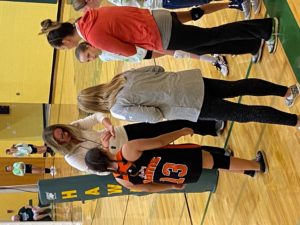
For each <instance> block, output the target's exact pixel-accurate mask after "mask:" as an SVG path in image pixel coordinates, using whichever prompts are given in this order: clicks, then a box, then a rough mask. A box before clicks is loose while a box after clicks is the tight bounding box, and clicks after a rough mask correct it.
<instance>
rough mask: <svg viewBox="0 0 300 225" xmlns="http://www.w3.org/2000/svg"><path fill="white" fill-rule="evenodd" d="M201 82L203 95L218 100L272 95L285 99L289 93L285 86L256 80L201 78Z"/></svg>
mask: <svg viewBox="0 0 300 225" xmlns="http://www.w3.org/2000/svg"><path fill="white" fill-rule="evenodd" d="M203 81H204V86H205V94H207V95H210V96H214V97H220V98H233V97H238V96H243V95H252V96H266V95H274V96H280V97H285V96H288V95H289V93H290V90H289V88H288V87H287V86H283V85H279V84H275V83H272V82H269V81H266V80H262V79H257V78H250V79H241V80H236V81H226V80H218V79H210V78H203Z"/></svg>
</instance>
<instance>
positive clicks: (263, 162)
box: [256, 151, 268, 173]
mask: <svg viewBox="0 0 300 225" xmlns="http://www.w3.org/2000/svg"><path fill="white" fill-rule="evenodd" d="M256 162H258V163H259V165H260V172H261V173H266V172H267V171H268V162H267V157H266V154H265V153H264V152H263V151H258V152H257V153H256Z"/></svg>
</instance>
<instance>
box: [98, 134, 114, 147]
mask: <svg viewBox="0 0 300 225" xmlns="http://www.w3.org/2000/svg"><path fill="white" fill-rule="evenodd" d="M111 137H112V135H111V133H110V131H108V130H107V131H104V132H103V133H102V134H101V136H100V139H101V143H102V147H103V148H107V149H108V148H109V139H110V138H111Z"/></svg>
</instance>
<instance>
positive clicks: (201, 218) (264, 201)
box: [49, 0, 300, 225]
mask: <svg viewBox="0 0 300 225" xmlns="http://www.w3.org/2000/svg"><path fill="white" fill-rule="evenodd" d="M269 2H270V1H269ZM289 2H294V6H293V7H294V8H295V6H297V5H298V3H297V1H296V0H295V1H289ZM271 3H272V1H271ZM273 3H274V4H276V2H275V1H273ZM298 6H299V5H298ZM276 7H277V8H278V9H279V7H281V6H280V5H278V6H276ZM265 14H266V9H265V7H264V6H263V7H262V10H261V12H260V14H259V15H257V18H262V17H264V15H265ZM63 15H64V18H63V20H64V21H65V20H68V19H69V18H77V17H78V16H79V14H76V13H74V11H73V10H72V9H71V8H70V7H69V6H67V5H66V6H65V7H64V14H63ZM241 19H242V14H241V13H239V12H237V11H236V10H223V11H222V12H218V13H214V14H212V15H209V16H205V17H204V18H203V19H201V20H200V22H197V23H196V24H198V25H201V26H215V25H219V24H223V23H227V22H231V21H236V20H241ZM295 32H300V31H299V27H298V30H297V29H296V30H295ZM299 41H300V40H299ZM298 43H299V42H297V43H295V46H297V45H299V44H298ZM297 47H298V46H297ZM58 57H59V60H58V66H57V77H56V82H55V90H54V104H53V105H52V107H51V116H50V121H49V123H50V124H53V123H69V122H71V121H73V120H76V119H78V118H79V117H82V116H84V113H79V112H78V110H77V107H76V94H77V92H78V91H79V90H81V89H83V88H85V87H88V86H91V85H95V84H98V83H101V82H106V81H108V80H110V79H111V78H112V76H113V75H114V74H115V73H118V72H121V71H124V70H127V69H130V68H133V67H141V66H144V65H153V64H155V63H156V64H157V65H161V66H163V67H165V69H166V70H184V69H191V68H201V70H202V72H203V74H204V75H205V76H206V77H213V78H218V79H227V80H237V79H242V78H246V77H249V78H254V77H255V78H262V79H266V80H269V81H273V82H276V83H279V84H283V85H292V84H294V83H295V82H296V76H295V74H294V72H293V70H292V68H291V65H290V63H289V61H288V60H287V56H286V54H285V51H284V50H283V47H282V45H281V43H279V45H278V49H277V51H276V53H275V54H273V55H270V54H268V52H267V49H266V48H265V49H264V52H263V58H262V61H261V63H259V64H254V65H252V64H251V63H250V56H249V55H244V56H235V57H233V56H227V59H228V63H229V65H230V74H229V76H228V78H224V77H222V75H220V74H219V73H218V72H217V71H215V69H214V68H213V66H211V65H210V64H209V63H205V62H201V61H197V60H175V59H173V58H171V57H163V58H160V59H157V60H155V61H154V60H149V61H145V62H143V63H140V64H129V63H120V62H119V63H117V62H110V63H101V62H100V61H98V62H91V63H87V64H80V63H78V62H77V61H76V59H75V56H74V52H73V51H60V52H59V56H58ZM298 76H299V74H298ZM235 101H237V99H235ZM241 101H242V102H243V103H249V104H263V105H269V106H273V107H275V108H278V109H281V110H284V111H286V112H292V113H297V114H299V113H300V100H298V102H297V103H296V105H295V106H294V107H293V108H291V109H288V108H287V107H285V106H284V104H283V99H281V98H278V97H277V98H276V97H260V98H254V97H243V98H242V99H241ZM113 121H114V122H115V124H116V125H117V124H124V122H120V121H117V120H113ZM179 142H194V143H198V144H205V145H215V146H221V147H223V146H230V148H232V149H233V150H234V153H235V155H236V156H240V157H243V158H248V159H252V158H253V157H254V156H255V153H256V151H257V150H260V149H262V150H264V151H265V152H266V154H267V157H268V161H269V173H268V174H265V175H257V176H256V177H255V178H250V177H247V176H243V175H240V174H228V173H224V172H221V173H220V177H219V183H218V188H217V191H216V193H213V194H210V193H197V194H187V195H184V194H176V195H157V194H152V195H149V196H146V197H135V196H129V197H128V196H122V197H115V198H106V199H98V200H95V201H90V202H86V203H85V204H82V203H80V202H79V203H78V202H76V203H68V204H57V205H56V219H57V220H72V221H83V223H84V224H88V225H102V224H103V225H127V224H128V225H129V224H130V225H140V224H142V225H153V224H155V225H200V224H201V225H202V224H204V225H285V224H287V225H297V224H300V166H299V162H300V131H299V130H297V129H296V128H293V127H285V126H279V125H264V124H258V123H247V124H239V123H234V124H229V126H228V127H227V129H226V131H225V133H224V134H223V135H222V136H221V137H218V138H212V137H201V136H197V135H195V136H194V137H193V138H189V137H188V138H184V139H180V141H179ZM54 164H55V166H56V167H57V168H58V174H57V175H56V176H57V177H61V176H72V175H77V174H79V173H78V172H77V171H76V170H75V169H72V168H70V167H69V166H68V165H66V163H64V161H63V158H61V157H60V156H56V157H55V160H54Z"/></svg>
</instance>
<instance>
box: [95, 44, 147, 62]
mask: <svg viewBox="0 0 300 225" xmlns="http://www.w3.org/2000/svg"><path fill="white" fill-rule="evenodd" d="M146 54H147V50H146V49H144V48H140V47H136V54H135V55H132V56H129V57H126V56H122V55H118V54H115V53H111V52H108V51H104V50H102V52H101V54H100V55H99V58H100V59H101V60H102V61H103V62H108V61H124V62H141V61H142V60H143V59H144V58H145V56H146Z"/></svg>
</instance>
